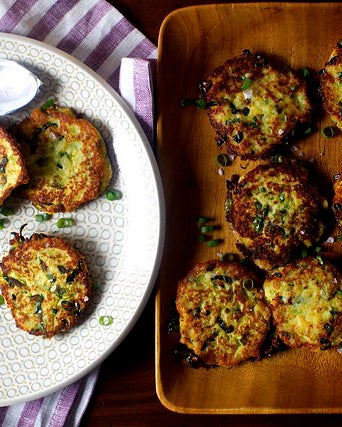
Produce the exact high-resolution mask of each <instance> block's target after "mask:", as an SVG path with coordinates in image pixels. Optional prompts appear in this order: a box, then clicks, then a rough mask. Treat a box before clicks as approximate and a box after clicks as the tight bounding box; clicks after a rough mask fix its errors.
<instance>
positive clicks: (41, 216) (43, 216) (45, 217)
mask: <svg viewBox="0 0 342 427" xmlns="http://www.w3.org/2000/svg"><path fill="white" fill-rule="evenodd" d="M34 218H35V220H36V221H37V222H44V221H48V220H49V219H51V218H52V215H51V214H48V213H41V214H37V215H35V217H34Z"/></svg>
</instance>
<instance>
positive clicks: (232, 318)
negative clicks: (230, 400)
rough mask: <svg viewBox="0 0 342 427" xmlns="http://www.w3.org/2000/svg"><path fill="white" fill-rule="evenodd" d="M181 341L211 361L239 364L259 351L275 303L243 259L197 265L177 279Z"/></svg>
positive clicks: (207, 362) (204, 360) (253, 356)
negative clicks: (267, 299) (268, 301)
mask: <svg viewBox="0 0 342 427" xmlns="http://www.w3.org/2000/svg"><path fill="white" fill-rule="evenodd" d="M176 307H177V310H178V313H179V316H180V334H181V340H180V342H181V343H182V344H185V345H186V346H187V347H188V348H189V349H191V350H192V351H194V353H195V354H196V355H197V356H198V357H200V358H201V360H202V362H204V363H205V364H207V365H209V366H210V365H215V366H234V365H237V364H239V363H242V362H244V361H247V360H250V359H255V358H258V357H259V356H260V351H261V347H262V344H263V342H264V340H265V337H266V334H267V332H268V330H269V320H270V309H269V307H268V305H267V304H265V302H264V292H263V289H262V288H260V282H259V280H258V278H257V277H256V276H255V274H254V273H252V272H251V271H250V270H249V269H247V267H246V266H243V265H242V264H241V263H238V262H222V261H208V262H206V263H203V264H198V265H196V266H195V267H194V268H193V269H192V271H190V272H189V273H188V274H187V275H186V277H185V278H184V279H183V280H181V281H180V282H179V284H178V290H177V299H176Z"/></svg>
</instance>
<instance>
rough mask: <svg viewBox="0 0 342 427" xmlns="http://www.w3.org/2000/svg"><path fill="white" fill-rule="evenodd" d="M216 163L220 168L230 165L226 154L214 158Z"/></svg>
mask: <svg viewBox="0 0 342 427" xmlns="http://www.w3.org/2000/svg"><path fill="white" fill-rule="evenodd" d="M216 161H217V163H218V164H219V165H220V166H223V167H226V166H228V165H230V164H231V160H230V158H229V157H228V156H227V154H219V155H218V156H217V157H216Z"/></svg>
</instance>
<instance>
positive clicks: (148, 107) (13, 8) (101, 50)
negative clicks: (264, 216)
mask: <svg viewBox="0 0 342 427" xmlns="http://www.w3.org/2000/svg"><path fill="white" fill-rule="evenodd" d="M0 32H7V33H13V34H20V35H23V36H27V37H30V38H33V39H36V40H40V41H44V42H45V43H48V44H50V45H51V46H55V47H57V48H59V49H61V50H63V51H65V52H67V53H69V54H71V55H73V56H74V57H75V58H77V59H79V60H80V61H82V62H83V63H84V64H86V65H88V66H89V67H90V68H92V69H93V70H94V71H96V72H97V73H98V74H99V75H100V76H101V77H102V78H104V79H105V80H106V81H107V82H108V83H109V84H110V85H111V86H112V87H113V88H114V89H115V90H116V91H117V92H119V93H120V94H121V96H122V97H123V98H124V99H125V100H126V102H127V103H128V105H129V106H130V107H131V108H132V109H133V111H135V114H136V117H137V119H138V120H139V122H140V124H141V126H142V128H143V129H144V131H145V132H146V135H147V137H148V138H149V140H150V141H151V143H152V140H153V93H152V88H153V82H152V80H151V76H152V74H153V70H154V66H155V59H156V56H157V49H156V47H155V46H154V45H153V44H152V43H151V42H150V41H149V40H148V39H146V37H145V36H144V35H143V34H141V33H140V32H139V31H138V30H136V29H135V28H134V27H133V26H132V25H131V24H130V22H128V21H127V19H125V18H124V17H123V16H122V15H121V14H120V13H119V12H118V11H117V10H116V9H115V8H114V7H112V6H111V5H110V4H108V3H107V2H106V1H105V0H1V1H0ZM120 67H121V72H120ZM99 369H100V368H96V369H95V370H94V371H93V372H91V373H90V374H88V375H87V376H86V377H84V378H82V379H80V380H79V381H77V382H76V383H74V384H71V385H69V386H67V387H65V388H64V389H62V390H60V391H57V392H55V393H53V394H52V395H50V396H47V397H45V398H41V399H37V400H35V401H31V402H26V403H18V404H16V405H13V406H9V407H2V408H1V407H0V426H4V427H16V426H18V427H29V426H30V427H39V426H43V427H62V426H65V427H66V426H70V427H71V426H77V425H78V424H79V423H80V420H81V418H82V415H83V414H84V411H85V409H86V407H87V404H88V402H89V399H90V397H91V395H92V392H93V389H94V387H95V384H96V380H97V377H98V373H99Z"/></svg>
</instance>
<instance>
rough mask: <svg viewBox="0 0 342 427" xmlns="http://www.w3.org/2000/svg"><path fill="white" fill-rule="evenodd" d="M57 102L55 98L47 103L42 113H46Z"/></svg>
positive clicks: (43, 106) (42, 108)
mask: <svg viewBox="0 0 342 427" xmlns="http://www.w3.org/2000/svg"><path fill="white" fill-rule="evenodd" d="M55 102H56V99H55V98H50V99H49V100H48V101H46V102H45V104H43V105H42V106H41V107H40V109H41V110H42V111H46V110H47V109H48V108H50V107H52V106H53V105H54V104H55Z"/></svg>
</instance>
